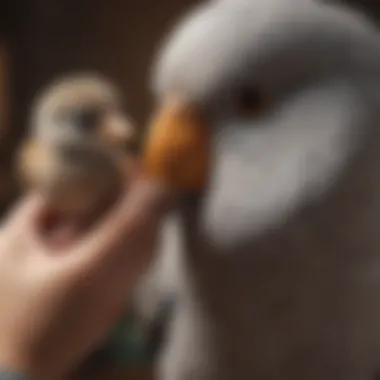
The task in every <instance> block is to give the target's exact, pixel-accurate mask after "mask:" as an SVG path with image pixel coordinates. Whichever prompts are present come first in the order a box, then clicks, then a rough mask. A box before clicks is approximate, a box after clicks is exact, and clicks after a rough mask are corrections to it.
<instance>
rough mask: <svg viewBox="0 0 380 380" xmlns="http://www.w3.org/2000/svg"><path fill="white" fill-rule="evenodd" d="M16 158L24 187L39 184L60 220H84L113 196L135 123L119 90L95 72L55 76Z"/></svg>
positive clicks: (39, 101) (93, 216)
mask: <svg viewBox="0 0 380 380" xmlns="http://www.w3.org/2000/svg"><path fill="white" fill-rule="evenodd" d="M29 132H30V133H29V137H28V139H27V141H26V143H25V144H24V146H23V147H22V149H21V151H20V155H19V157H18V158H19V160H18V168H19V174H20V179H21V181H22V184H23V187H24V188H29V189H30V188H32V189H36V188H38V189H39V191H41V192H42V194H43V195H44V196H45V197H46V198H47V199H48V200H49V204H50V205H51V207H52V209H53V210H54V212H56V213H57V215H59V216H60V217H62V218H63V219H64V220H70V222H72V221H75V222H76V223H78V225H87V224H88V223H89V222H91V221H92V220H95V219H96V218H97V217H98V216H99V215H100V214H101V213H103V212H104V211H106V209H108V208H109V207H110V206H111V204H112V203H113V202H114V201H115V200H116V198H117V196H118V194H119V193H120V190H121V186H122V185H123V173H125V172H126V170H127V167H126V166H127V165H129V163H130V162H131V161H130V160H128V156H127V155H126V151H128V148H129V147H130V146H131V145H129V144H131V142H132V141H133V138H134V136H135V135H134V132H135V130H134V127H133V125H132V123H131V122H130V121H129V120H128V118H127V117H126V115H125V114H124V113H123V110H122V105H121V95H120V94H119V92H118V90H117V89H116V88H115V87H114V86H113V85H112V84H111V83H109V82H108V81H107V80H106V79H103V78H101V77H99V76H97V75H92V74H82V75H73V76H69V77H65V78H61V79H59V80H56V81H54V82H53V83H52V84H51V85H49V86H48V87H47V88H46V89H44V90H43V91H42V93H41V94H40V96H38V97H37V100H36V102H35V105H34V107H33V109H32V114H31V123H30V130H29Z"/></svg>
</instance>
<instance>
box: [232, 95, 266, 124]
mask: <svg viewBox="0 0 380 380" xmlns="http://www.w3.org/2000/svg"><path fill="white" fill-rule="evenodd" d="M267 106H268V104H267V101H266V98H265V96H264V94H263V93H261V92H260V90H259V89H258V88H243V89H241V90H240V91H239V92H238V94H237V96H236V97H235V107H236V110H237V111H238V113H239V114H240V115H241V116H243V117H254V116H259V115H260V114H261V113H263V112H264V111H265V109H266V108H267Z"/></svg>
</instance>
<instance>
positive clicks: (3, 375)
mask: <svg viewBox="0 0 380 380" xmlns="http://www.w3.org/2000/svg"><path fill="white" fill-rule="evenodd" d="M0 380H29V378H28V377H27V376H25V375H22V374H20V373H15V372H12V371H8V370H6V369H0Z"/></svg>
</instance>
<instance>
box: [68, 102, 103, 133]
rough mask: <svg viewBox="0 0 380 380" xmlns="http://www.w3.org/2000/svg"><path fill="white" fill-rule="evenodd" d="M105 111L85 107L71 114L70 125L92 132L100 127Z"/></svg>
mask: <svg viewBox="0 0 380 380" xmlns="http://www.w3.org/2000/svg"><path fill="white" fill-rule="evenodd" d="M103 114H104V111H103V110H102V109H101V108H99V107H83V108H79V109H77V110H72V111H71V112H70V113H69V120H68V121H69V123H70V124H71V125H72V127H73V128H77V129H78V130H80V131H83V132H90V131H92V130H94V129H96V128H97V127H98V125H99V124H100V122H101V119H102V117H103Z"/></svg>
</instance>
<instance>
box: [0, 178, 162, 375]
mask: <svg viewBox="0 0 380 380" xmlns="http://www.w3.org/2000/svg"><path fill="white" fill-rule="evenodd" d="M164 199H165V191H163V190H162V189H159V188H158V187H156V188H154V187H153V186H152V185H151V184H147V183H145V182H143V181H136V183H134V184H133V185H131V187H130V190H129V191H128V195H127V196H126V197H125V198H124V199H122V200H121V201H120V202H119V203H118V204H117V205H116V206H115V207H114V209H113V210H112V211H111V212H110V213H109V214H108V215H107V216H106V217H105V219H104V220H102V221H101V222H100V223H99V224H98V225H96V226H95V227H94V228H93V229H92V230H91V231H89V232H88V233H86V234H85V235H84V236H81V237H78V238H76V239H74V240H73V241H71V242H69V243H68V244H64V245H61V246H57V245H55V246H54V245H52V244H51V241H49V240H48V239H47V238H46V237H47V236H46V235H45V233H44V230H43V229H42V228H41V220H42V219H43V216H44V215H45V213H46V211H47V210H45V207H46V205H45V204H44V201H43V200H42V199H40V198H39V197H38V196H37V195H31V196H30V197H29V198H28V199H26V200H24V201H23V202H22V203H21V205H20V206H19V207H18V208H17V210H16V211H15V212H14V213H12V215H10V216H9V218H8V219H7V220H6V221H5V223H4V226H3V229H2V230H1V232H0V367H5V368H9V369H12V370H15V371H18V372H22V373H25V374H28V375H29V376H31V378H32V379H37V380H40V379H41V380H42V379H49V380H53V379H58V378H61V376H63V375H66V373H67V372H68V371H69V370H71V369H72V368H73V367H75V366H76V365H77V364H78V363H79V362H80V361H81V360H82V359H83V358H84V357H85V356H86V355H87V354H89V353H90V352H91V350H93V349H94V348H95V347H96V346H97V345H98V344H100V343H102V341H103V339H106V338H107V334H108V333H109V331H110V329H111V328H112V327H113V326H114V325H115V324H116V322H117V320H118V318H119V316H120V314H121V313H122V312H123V311H124V308H125V303H126V300H127V298H128V296H130V295H131V293H132V291H133V288H134V285H135V283H136V282H137V281H138V279H139V278H140V276H141V275H142V274H143V272H144V270H145V269H146V268H147V266H148V264H149V262H150V259H151V258H152V254H153V252H154V246H155V239H156V234H157V230H158V227H159V223H160V216H161V214H162V213H163V212H164V208H163V207H162V205H163V204H164V203H163V200H164ZM53 243H54V242H53Z"/></svg>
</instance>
